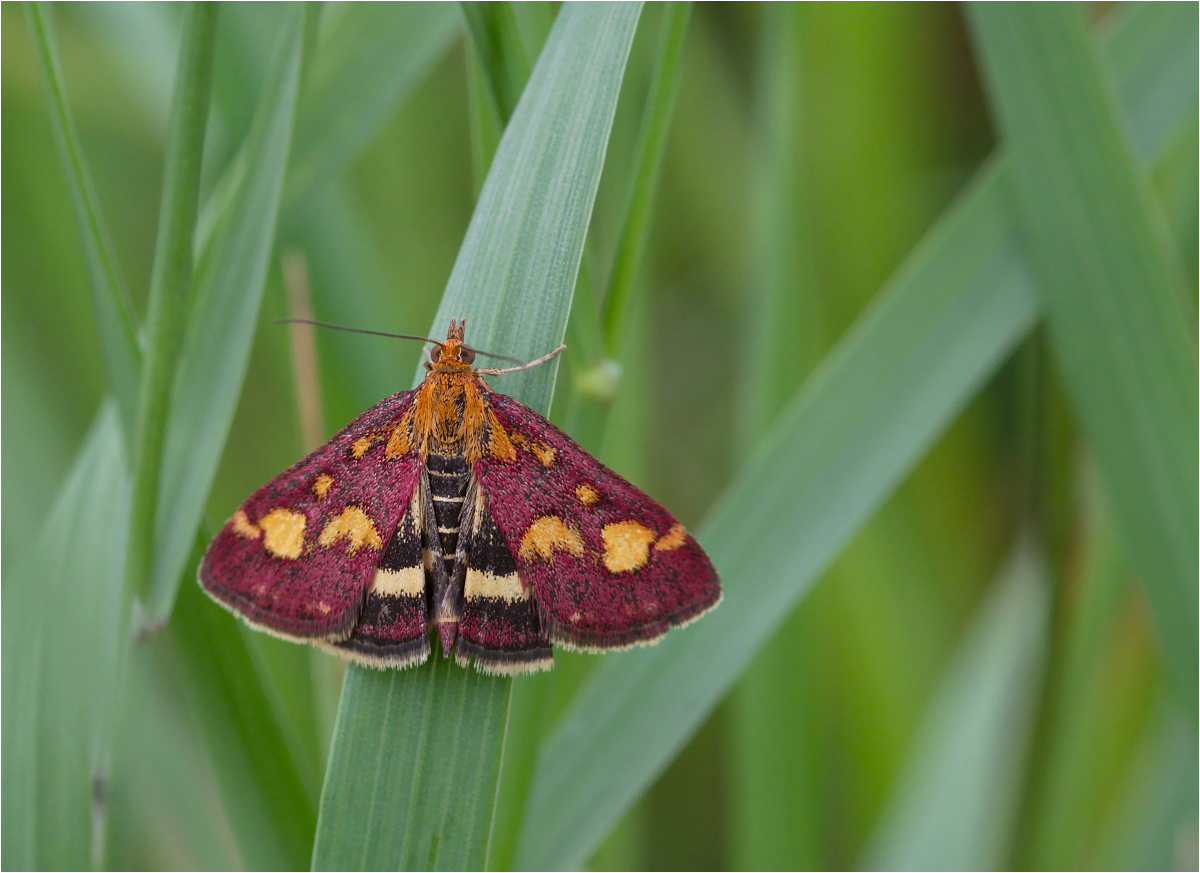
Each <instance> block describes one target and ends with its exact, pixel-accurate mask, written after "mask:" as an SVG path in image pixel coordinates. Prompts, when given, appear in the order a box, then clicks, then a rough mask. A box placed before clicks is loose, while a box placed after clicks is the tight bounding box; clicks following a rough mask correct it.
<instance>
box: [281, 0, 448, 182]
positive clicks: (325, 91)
mask: <svg viewBox="0 0 1200 873" xmlns="http://www.w3.org/2000/svg"><path fill="white" fill-rule="evenodd" d="M458 23H459V19H458V16H457V15H456V14H455V12H454V7H453V6H452V5H451V4H449V3H363V4H350V5H349V6H347V7H346V8H345V9H344V10H343V11H342V13H341V15H340V17H339V18H338V19H337V20H336V21H335V22H334V24H333V25H332V27H331V29H330V32H329V33H328V34H326V35H325V36H324V37H323V39H322V40H321V42H320V45H319V48H318V51H317V54H316V57H315V58H314V60H313V64H312V70H311V71H310V72H309V74H308V77H307V78H306V80H305V83H304V94H303V96H302V98H301V100H300V107H299V109H298V110H297V115H296V133H295V140H296V145H295V148H294V150H293V152H294V153H293V156H292V165H291V169H290V170H289V172H288V181H287V189H286V192H285V195H284V202H285V204H290V203H292V202H293V200H294V199H295V198H296V197H298V196H300V195H302V194H303V193H305V192H307V191H308V190H309V189H311V188H312V187H313V186H314V185H316V184H318V183H320V182H322V181H324V180H326V179H329V178H331V177H332V176H333V175H335V174H336V173H337V172H338V171H339V170H341V169H342V168H343V167H345V166H346V165H347V164H349V163H350V162H351V161H352V160H353V159H354V158H355V157H356V156H357V155H358V153H359V152H360V151H361V150H362V149H363V147H364V146H365V145H366V144H367V143H368V142H370V140H371V138H372V137H373V136H374V135H375V134H376V133H377V132H378V130H379V128H380V127H381V126H382V125H383V124H384V122H385V121H387V119H388V117H389V116H390V115H391V113H392V111H393V110H394V109H395V107H396V105H397V104H398V103H399V102H400V101H401V100H402V99H403V98H404V96H405V95H407V94H408V92H410V91H411V90H412V89H413V87H414V86H415V85H416V83H417V82H419V81H420V80H421V78H422V77H423V76H424V75H425V73H426V72H427V71H428V70H429V68H430V67H431V66H432V65H433V63H434V62H435V61H436V60H437V59H438V58H439V57H441V56H442V54H444V53H445V51H446V50H447V49H448V48H449V46H450V43H451V40H452V39H453V38H454V37H455V36H456V35H457V33H458V29H459V28H458Z"/></svg>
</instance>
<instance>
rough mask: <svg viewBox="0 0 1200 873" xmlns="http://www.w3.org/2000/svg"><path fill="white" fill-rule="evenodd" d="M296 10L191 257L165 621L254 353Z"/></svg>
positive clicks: (161, 586) (289, 97)
mask: <svg viewBox="0 0 1200 873" xmlns="http://www.w3.org/2000/svg"><path fill="white" fill-rule="evenodd" d="M301 20H302V10H301V9H300V8H296V9H295V10H293V11H292V12H291V13H290V14H289V15H288V17H287V22H286V25H285V27H284V29H283V32H282V33H281V34H280V40H279V44H278V46H277V50H276V55H275V59H274V62H273V65H272V74H271V77H270V80H269V82H268V85H267V87H266V89H265V92H264V94H263V96H262V99H261V101H260V105H259V111H258V113H257V115H256V116H255V119H254V123H253V125H252V127H251V130H250V133H249V136H248V138H247V142H246V146H245V148H244V150H243V153H242V156H241V157H242V158H243V167H244V172H242V173H241V174H239V177H238V182H237V185H236V188H235V189H234V191H233V193H232V197H231V202H230V206H229V208H228V209H227V210H224V211H222V212H221V218H220V219H219V220H218V222H217V224H216V226H215V227H214V230H213V236H212V242H211V245H209V246H208V247H207V248H205V249H204V253H203V255H202V256H201V259H200V261H199V263H198V264H197V266H196V272H195V279H194V283H193V291H192V299H191V306H190V311H189V313H188V319H187V329H186V333H185V335H184V338H183V343H182V348H181V350H180V355H179V364H178V369H177V370H176V376H175V382H174V386H173V389H172V394H171V407H170V411H169V412H168V418H167V436H166V445H165V450H164V456H163V466H162V476H161V480H160V488H159V500H158V503H159V512H158V515H157V517H156V519H155V527H154V541H155V545H156V548H155V553H154V563H153V571H152V575H151V590H150V597H149V602H148V605H147V612H148V619H149V620H150V621H161V620H164V619H165V618H166V617H167V616H168V615H169V614H170V611H171V607H172V605H173V603H174V600H175V592H176V590H177V587H178V585H179V580H180V577H181V575H182V572H183V568H184V565H185V564H186V563H187V558H188V554H189V552H190V551H191V548H192V543H193V538H194V537H195V533H196V529H197V526H198V525H199V523H200V518H201V515H202V514H203V511H204V503H205V501H206V500H207V498H208V490H209V486H210V485H211V483H212V478H213V475H214V474H215V473H216V468H217V463H218V461H219V460H220V458H221V452H222V450H223V448H224V445H225V437H226V435H227V434H228V433H229V426H230V422H231V421H232V420H233V413H234V410H235V408H236V406H237V399H238V397H239V395H240V394H241V386H242V380H243V378H244V377H245V373H246V365H247V363H248V361H249V357H250V347H251V343H252V340H253V339H254V330H255V327H256V326H257V324H258V308H259V304H260V302H261V301H262V294H263V288H264V287H265V284H266V277H267V267H268V266H269V264H270V262H271V252H272V245H273V243H274V239H275V222H276V217H277V215H278V212H279V203H280V195H281V192H282V190H283V180H284V171H285V169H286V167H287V162H288V152H289V148H290V145H291V137H292V123H293V120H294V118H295V110H296V97H297V92H298V87H299V81H300V55H301V35H302V29H301Z"/></svg>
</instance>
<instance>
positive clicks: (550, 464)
mask: <svg viewBox="0 0 1200 873" xmlns="http://www.w3.org/2000/svg"><path fill="white" fill-rule="evenodd" d="M486 396H487V399H488V401H489V402H490V404H491V406H492V409H493V411H494V413H495V416H496V419H497V425H498V426H499V427H500V428H502V429H503V430H504V431H505V432H506V433H507V436H508V442H510V443H512V446H513V451H512V452H511V453H508V452H505V450H504V441H503V440H501V439H497V438H493V439H491V440H490V442H489V452H488V453H487V454H486V455H485V456H484V457H483V458H482V459H481V460H480V461H478V462H477V464H476V477H477V479H478V481H479V484H480V487H481V489H482V491H483V493H484V495H485V497H486V498H487V499H488V507H489V508H490V509H491V514H492V518H493V519H494V520H495V522H496V525H497V526H498V527H499V529H500V531H501V532H502V533H503V535H504V538H505V541H506V542H507V544H508V547H509V551H510V554H511V555H512V556H513V559H514V563H515V564H516V567H517V571H518V573H519V574H520V578H521V581H522V582H523V583H524V584H525V585H526V586H527V587H531V588H532V589H533V597H534V600H535V601H536V602H537V605H538V607H539V610H540V613H541V616H542V621H543V626H544V628H545V630H546V632H547V633H548V635H549V638H550V639H551V640H552V641H554V642H556V643H560V644H562V645H563V646H565V647H567V648H577V649H584V650H589V651H591V650H602V649H611V648H623V647H626V646H630V645H638V644H645V643H650V642H653V641H655V640H657V639H658V638H659V637H661V636H662V635H663V634H664V633H666V631H667V630H668V629H669V628H671V627H678V626H681V625H683V624H686V623H687V622H689V621H691V620H692V619H694V618H696V617H698V616H699V615H701V614H702V613H704V612H707V611H708V610H709V609H712V608H713V607H714V606H716V605H717V603H718V602H719V601H720V599H721V584H720V581H719V580H718V578H717V572H716V570H715V569H714V568H713V565H712V562H711V561H709V559H708V556H707V555H705V554H704V550H703V549H701V548H700V545H699V543H697V542H696V540H695V539H693V538H692V536H691V534H689V533H688V532H687V531H686V530H685V529H684V528H683V525H681V524H679V522H678V521H676V520H675V517H674V516H672V515H671V513H669V512H667V510H665V509H663V507H662V506H660V505H659V504H658V503H656V502H654V501H653V500H651V499H650V498H649V497H647V496H646V495H645V494H643V493H642V492H641V491H640V490H638V489H637V488H635V487H634V486H633V485H631V484H630V483H629V482H627V481H625V480H624V479H623V478H621V477H620V476H618V475H617V474H616V473H614V472H613V471H612V470H609V469H608V468H607V467H605V466H604V465H603V464H601V463H600V462H599V461H597V460H596V459H595V458H593V457H592V456H591V455H589V454H588V453H587V452H586V451H584V450H583V449H582V448H581V447H580V446H579V445H578V444H577V443H576V442H575V441H574V440H572V439H571V438H570V437H568V436H567V435H566V434H564V433H563V432H562V431H560V430H559V429H558V428H556V427H555V426H554V425H552V424H551V423H550V422H549V421H547V420H546V419H544V418H543V417H542V416H540V415H538V414H537V413H536V412H534V411H533V410H532V409H529V408H528V407H527V406H523V405H522V404H520V403H518V402H517V401H515V400H513V399H512V398H511V397H505V396H504V395H502V394H492V393H489V394H487V395H486ZM506 454H508V455H509V457H505V455H506Z"/></svg>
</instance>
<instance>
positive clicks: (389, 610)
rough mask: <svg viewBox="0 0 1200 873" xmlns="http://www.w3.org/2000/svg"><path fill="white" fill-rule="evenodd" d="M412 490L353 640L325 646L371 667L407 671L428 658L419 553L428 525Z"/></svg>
mask: <svg viewBox="0 0 1200 873" xmlns="http://www.w3.org/2000/svg"><path fill="white" fill-rule="evenodd" d="M420 488H421V485H420V484H419V483H418V485H417V486H416V487H415V488H413V493H412V496H411V497H410V499H409V503H408V506H407V507H405V509H404V515H403V516H402V517H401V518H400V523H399V524H398V525H396V532H395V533H394V534H392V538H391V540H390V541H389V542H388V544H387V547H386V548H384V550H383V554H382V555H380V557H379V563H378V565H377V566H376V568H375V573H374V575H373V576H372V577H371V584H370V585H369V586H368V588H367V596H366V600H365V602H364V604H363V608H362V612H361V613H360V614H359V616H358V623H357V624H355V626H354V630H353V631H351V633H350V636H348V637H347V638H346V639H344V640H340V641H338V642H336V643H332V644H330V643H323V644H322V645H323V646H324V647H325V648H327V649H329V650H330V651H332V652H333V653H334V654H336V655H341V656H342V657H343V658H349V659H350V660H352V661H355V662H357V663H359V664H363V665H364V666H367V667H375V668H378V669H382V668H385V667H408V666H411V665H413V664H420V663H423V662H424V661H425V659H426V658H428V657H429V634H428V633H427V631H428V629H429V624H428V616H429V596H428V592H427V590H426V585H425V561H424V554H423V551H422V548H421V534H422V530H423V525H424V519H423V517H422V501H421V495H420V493H419V490H420Z"/></svg>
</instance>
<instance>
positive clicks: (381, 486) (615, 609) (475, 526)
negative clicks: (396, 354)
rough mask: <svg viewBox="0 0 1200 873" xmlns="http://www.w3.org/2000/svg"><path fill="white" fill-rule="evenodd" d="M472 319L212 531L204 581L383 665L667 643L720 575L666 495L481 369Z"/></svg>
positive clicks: (511, 665)
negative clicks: (468, 333) (419, 373)
mask: <svg viewBox="0 0 1200 873" xmlns="http://www.w3.org/2000/svg"><path fill="white" fill-rule="evenodd" d="M465 327H466V319H463V320H462V321H457V320H452V321H451V322H450V329H449V331H448V332H447V334H446V340H445V342H437V341H435V340H428V342H431V343H433V344H434V348H433V349H432V351H431V352H430V353H429V354H428V358H427V360H426V361H425V368H426V370H427V373H426V376H425V379H424V381H423V382H422V383H421V385H420V386H419V387H418V388H416V389H414V390H412V391H402V392H400V393H399V394H394V395H392V396H391V397H389V398H387V399H386V400H384V401H382V402H381V403H379V404H378V405H376V406H373V407H372V408H371V409H369V410H367V411H366V412H364V413H363V414H362V415H360V416H359V417H358V418H356V419H355V420H354V421H352V422H350V424H348V425H346V427H344V428H343V429H342V430H341V431H340V432H339V433H338V434H337V435H335V436H334V437H333V438H332V439H331V440H329V442H327V443H325V445H323V446H321V447H320V448H319V449H317V450H316V451H314V452H313V453H312V454H311V455H309V456H308V457H307V458H304V459H303V460H301V461H299V462H298V463H296V464H294V465H293V466H291V467H290V468H288V469H287V470H285V471H284V472H283V473H281V474H280V475H279V476H277V477H275V478H274V479H272V480H271V481H270V482H268V483H267V484H266V485H264V486H263V487H262V488H260V489H259V490H258V491H256V492H254V493H253V494H251V495H250V497H249V498H248V499H247V500H246V502H245V503H243V504H242V506H241V508H240V509H238V510H237V512H235V513H234V514H233V517H232V518H230V519H229V521H228V522H226V523H225V526H224V527H223V528H222V529H221V532H220V533H219V534H217V536H216V538H215V539H213V541H212V543H211V544H210V545H209V547H208V550H207V552H206V553H205V555H204V560H203V561H202V562H201V564H200V570H199V578H200V584H201V585H202V586H203V587H204V590H205V591H207V592H208V593H209V595H211V596H212V597H213V598H214V599H215V600H216V601H217V602H218V603H220V604H221V605H223V606H225V607H227V608H228V609H230V610H231V611H233V612H234V613H235V614H237V615H239V616H241V617H242V618H243V619H245V621H246V622H247V623H248V624H250V626H252V627H254V628H257V629H259V630H264V631H266V632H268V633H271V634H274V635H276V636H280V637H283V638H285V639H290V640H297V641H301V642H310V643H314V644H316V645H318V646H321V647H323V648H326V649H329V650H330V651H333V652H335V653H336V654H339V655H342V656H344V657H346V658H349V659H350V660H352V661H355V662H357V663H359V664H363V665H366V666H368V667H376V668H387V667H408V666H412V665H416V664H420V663H422V662H424V661H425V659H426V658H428V657H429V654H430V633H429V630H430V626H433V627H435V628H436V629H437V635H438V638H439V640H440V643H441V649H442V653H443V655H444V656H445V657H447V658H449V657H451V655H453V657H454V659H455V661H456V662H457V663H458V664H460V665H462V666H464V667H466V666H469V664H470V663H471V662H472V661H473V662H474V664H475V667H476V669H477V670H479V671H480V672H482V673H488V674H497V675H515V674H520V673H532V672H536V671H538V670H548V669H550V668H551V667H552V666H553V648H552V645H553V644H558V645H560V646H562V647H564V648H568V649H575V650H582V651H588V652H598V651H603V650H606V649H620V648H626V647H629V646H635V645H644V644H648V643H653V642H656V641H657V640H658V639H659V638H660V637H662V636H663V634H665V633H666V632H667V630H668V629H670V628H672V627H681V626H683V625H684V624H687V623H688V622H690V621H692V620H694V619H696V618H698V617H699V616H700V615H702V614H704V613H705V612H707V611H708V610H710V609H712V608H713V607H715V606H716V605H717V603H718V602H719V601H720V599H721V585H720V581H719V580H718V578H717V573H716V570H714V569H713V565H712V563H711V562H710V561H709V559H708V556H707V555H705V554H704V551H703V549H701V548H700V545H699V544H698V543H697V542H696V540H695V539H694V538H693V537H692V536H691V534H689V533H688V532H687V531H686V530H685V529H684V527H683V525H681V524H680V523H679V522H678V521H676V519H675V518H674V516H672V515H671V514H670V513H669V512H667V510H665V509H663V507H661V506H660V505H659V504H657V503H656V502H654V501H653V500H651V499H650V498H649V497H647V496H646V495H645V494H643V493H642V492H641V491H639V490H638V489H637V488H636V487H634V486H633V485H631V484H630V483H629V482H627V481H625V479H623V478H621V477H620V476H618V475H617V474H616V473H614V472H613V471H612V470H609V469H608V468H607V467H605V466H604V465H603V464H601V463H600V462H599V461H597V460H596V459H595V458H593V457H592V456H591V455H589V454H588V453H587V452H586V451H584V449H582V448H581V447H580V446H579V445H578V444H577V443H575V442H574V441H573V440H572V439H571V438H570V437H568V436H567V435H566V434H565V433H563V432H562V431H560V430H559V429H558V428H557V427H555V426H554V425H553V424H551V423H550V422H549V421H547V420H546V419H545V418H543V417H542V416H541V415H539V414H537V413H536V412H534V411H533V410H532V409H529V408H528V407H527V406H523V405H522V404H521V403H518V402H517V401H516V400H513V399H512V398H511V397H506V396H505V395H503V394H498V393H496V392H494V391H493V390H492V389H491V388H490V387H489V386H488V384H487V382H486V381H485V380H484V376H485V375H499V374H501V373H505V372H512V371H515V370H519V369H525V368H526V367H529V366H534V365H535V364H538V363H542V362H543V361H545V360H548V359H549V358H551V357H553V356H554V355H555V354H557V353H558V352H559V351H561V350H562V349H561V348H559V349H557V350H556V351H555V352H552V353H551V354H549V355H546V356H545V357H544V358H540V359H538V360H537V361H534V362H532V363H530V364H527V365H524V366H522V367H510V368H507V369H487V368H480V369H476V368H475V367H474V366H473V364H474V361H475V354H476V350H475V349H473V348H471V347H470V346H468V345H466V344H465V342H464V334H465Z"/></svg>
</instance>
